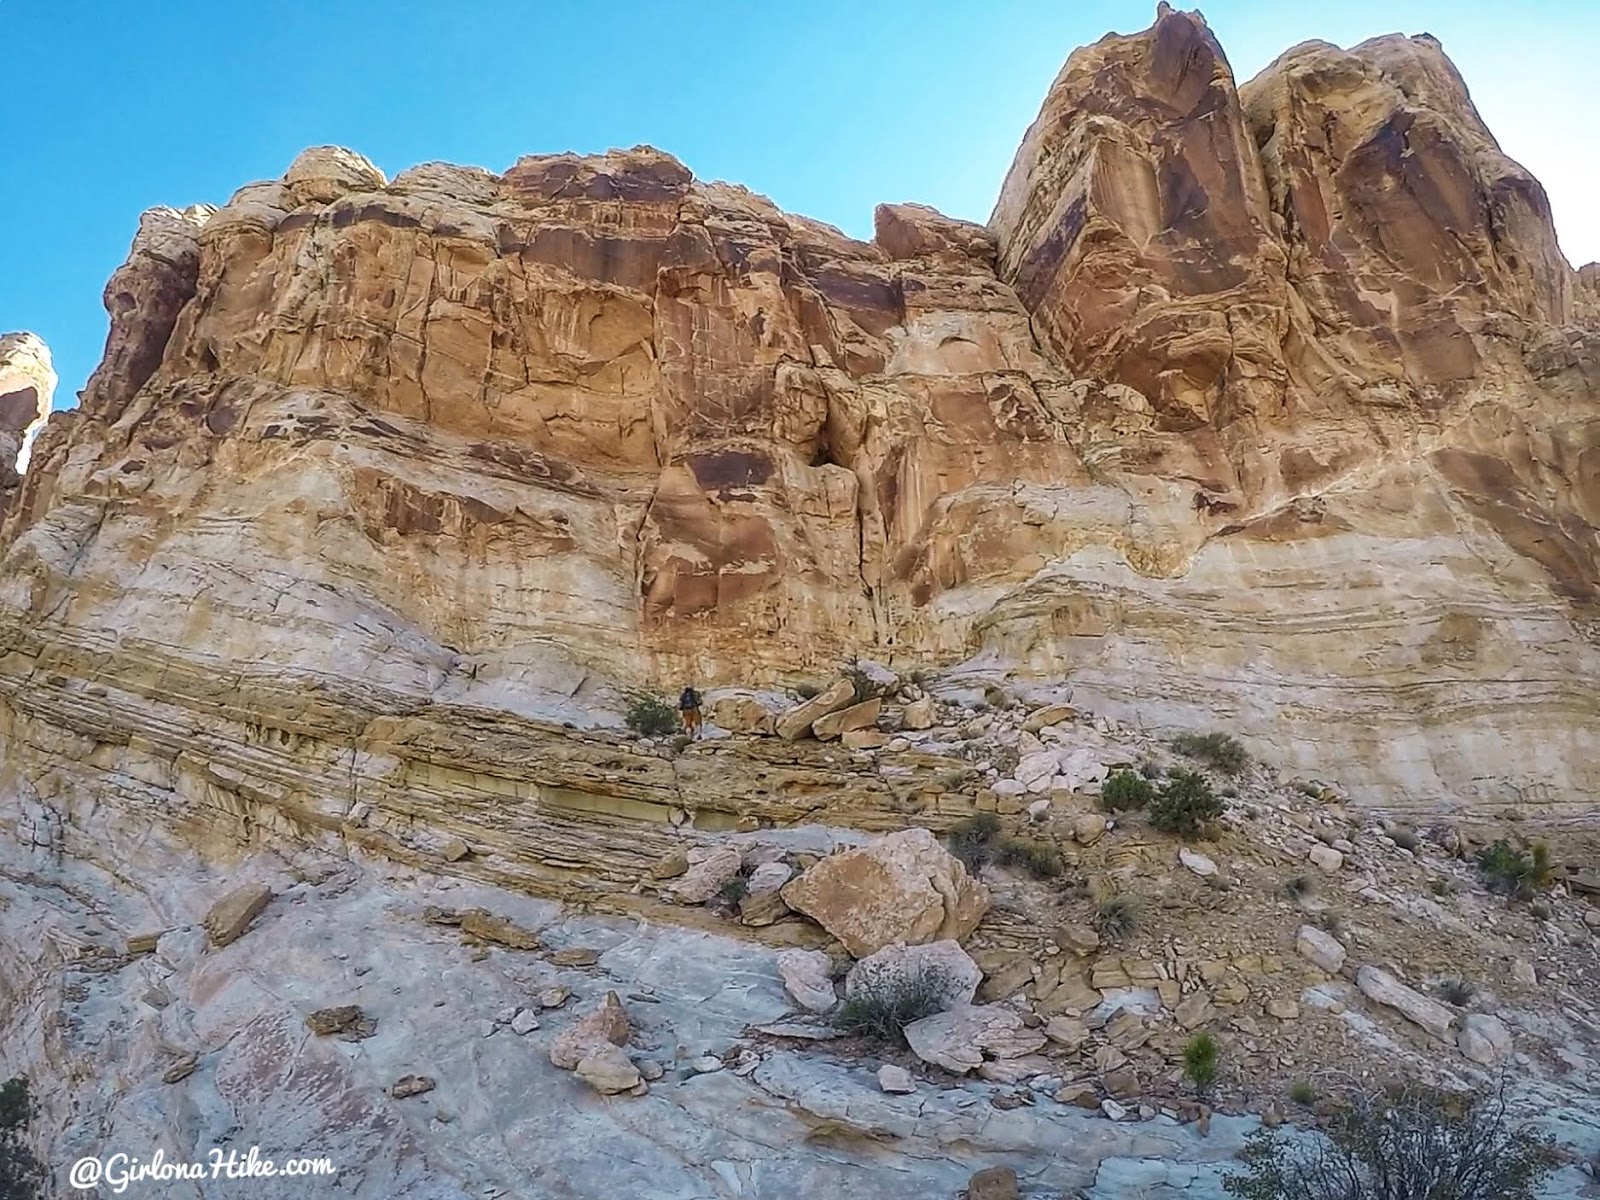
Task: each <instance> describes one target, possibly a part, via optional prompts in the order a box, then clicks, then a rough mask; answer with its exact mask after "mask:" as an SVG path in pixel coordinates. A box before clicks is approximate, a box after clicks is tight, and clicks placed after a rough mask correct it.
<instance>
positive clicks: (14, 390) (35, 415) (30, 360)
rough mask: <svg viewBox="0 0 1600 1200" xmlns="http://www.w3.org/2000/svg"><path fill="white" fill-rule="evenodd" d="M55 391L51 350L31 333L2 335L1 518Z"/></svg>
mask: <svg viewBox="0 0 1600 1200" xmlns="http://www.w3.org/2000/svg"><path fill="white" fill-rule="evenodd" d="M55 390H56V372H55V368H54V367H53V366H52V365H51V362H50V348H49V347H48V346H46V345H45V344H44V342H42V341H41V340H40V339H39V338H38V337H36V336H35V335H33V334H31V333H7V334H0V518H3V517H4V516H5V512H6V509H7V507H9V505H10V504H11V500H12V498H13V497H14V496H15V494H16V492H17V489H18V487H19V486H20V484H21V477H20V476H19V475H18V474H17V465H18V463H17V460H18V456H19V455H20V454H21V453H22V448H23V446H24V445H25V444H26V443H27V441H28V439H29V438H30V437H31V436H32V434H33V433H34V431H35V430H36V429H37V428H38V427H39V424H40V422H42V421H43V420H44V419H45V417H46V415H48V414H49V412H50V401H51V398H52V397H53V396H54V395H55Z"/></svg>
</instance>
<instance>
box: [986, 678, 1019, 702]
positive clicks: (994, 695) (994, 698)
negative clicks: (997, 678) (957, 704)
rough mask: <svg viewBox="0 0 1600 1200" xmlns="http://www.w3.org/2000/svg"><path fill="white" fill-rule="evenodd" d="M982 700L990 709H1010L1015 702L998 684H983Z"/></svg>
mask: <svg viewBox="0 0 1600 1200" xmlns="http://www.w3.org/2000/svg"><path fill="white" fill-rule="evenodd" d="M983 699H984V701H985V702H986V703H987V704H989V705H990V707H992V708H1011V707H1012V706H1014V705H1015V704H1016V701H1015V700H1013V699H1012V698H1011V693H1010V692H1008V691H1006V689H1005V688H1003V687H1000V686H999V685H998V684H993V683H990V684H985V685H984V689H983Z"/></svg>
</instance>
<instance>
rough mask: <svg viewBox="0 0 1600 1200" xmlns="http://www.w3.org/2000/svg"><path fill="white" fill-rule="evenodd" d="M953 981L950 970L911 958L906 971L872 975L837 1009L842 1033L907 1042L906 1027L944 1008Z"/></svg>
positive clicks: (839, 1027)
mask: <svg viewBox="0 0 1600 1200" xmlns="http://www.w3.org/2000/svg"><path fill="white" fill-rule="evenodd" d="M953 987H954V984H953V981H952V979H951V977H950V972H949V971H948V970H946V969H944V968H942V967H939V966H937V965H935V964H932V963H928V962H925V961H912V962H910V963H908V964H907V965H906V969H905V971H903V972H898V973H895V974H878V975H872V976H869V977H868V978H867V979H865V980H864V981H863V982H862V984H861V986H860V987H858V988H857V989H856V992H855V994H854V995H852V996H846V997H845V1000H844V1003H843V1004H841V1005H840V1006H839V1007H838V1009H837V1010H836V1011H835V1013H834V1017H833V1024H834V1027H835V1028H836V1029H838V1030H839V1031H840V1032H841V1033H846V1034H852V1035H855V1036H859V1037H870V1038H873V1039H874V1040H877V1041H883V1042H889V1043H892V1044H902V1045H903V1044H904V1043H905V1028H906V1026H907V1025H910V1024H911V1023H912V1022H914V1021H920V1020H922V1018H923V1017H931V1016H933V1014H934V1013H937V1012H942V1011H943V1010H944V1006H945V1002H946V1000H947V999H948V998H949V996H950V993H951V991H952V990H953Z"/></svg>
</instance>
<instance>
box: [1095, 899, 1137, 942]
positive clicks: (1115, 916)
mask: <svg viewBox="0 0 1600 1200" xmlns="http://www.w3.org/2000/svg"><path fill="white" fill-rule="evenodd" d="M1143 919H1144V901H1143V900H1142V899H1140V898H1139V897H1138V896H1131V895H1118V896H1107V897H1106V898H1105V899H1104V900H1102V901H1100V903H1099V904H1098V905H1097V906H1096V907H1095V913H1094V927H1095V929H1096V930H1097V931H1098V932H1099V934H1100V936H1101V937H1103V938H1105V939H1106V941H1108V942H1120V941H1122V940H1124V939H1125V938H1128V937H1131V936H1132V935H1133V933H1134V931H1136V930H1137V929H1138V928H1139V922H1140V921H1141V920H1143Z"/></svg>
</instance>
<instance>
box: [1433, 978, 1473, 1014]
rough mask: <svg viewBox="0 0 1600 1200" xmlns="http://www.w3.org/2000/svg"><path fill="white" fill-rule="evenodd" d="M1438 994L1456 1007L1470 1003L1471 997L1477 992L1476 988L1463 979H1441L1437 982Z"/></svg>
mask: <svg viewBox="0 0 1600 1200" xmlns="http://www.w3.org/2000/svg"><path fill="white" fill-rule="evenodd" d="M1437 986H1438V989H1439V995H1441V996H1443V997H1444V998H1445V999H1446V1000H1447V1001H1449V1002H1450V1003H1451V1004H1454V1005H1455V1006H1456V1007H1457V1008H1465V1007H1466V1006H1467V1005H1469V1004H1471V1003H1472V998H1473V997H1474V996H1476V995H1477V994H1478V989H1477V988H1475V987H1473V986H1472V985H1471V984H1470V983H1468V982H1467V981H1466V980H1465V979H1460V978H1450V979H1441V980H1440V981H1439V983H1438V985H1437Z"/></svg>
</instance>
